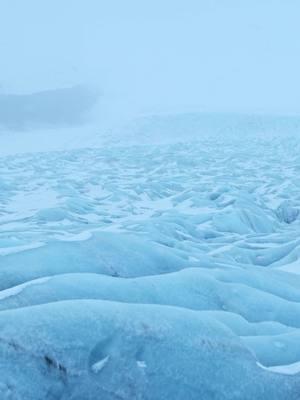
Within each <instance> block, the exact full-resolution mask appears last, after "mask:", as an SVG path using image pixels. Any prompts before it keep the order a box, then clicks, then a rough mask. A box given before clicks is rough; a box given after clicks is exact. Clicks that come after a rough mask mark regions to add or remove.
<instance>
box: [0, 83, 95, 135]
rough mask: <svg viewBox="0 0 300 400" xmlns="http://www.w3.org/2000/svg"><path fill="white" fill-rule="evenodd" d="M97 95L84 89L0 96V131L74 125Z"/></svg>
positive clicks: (82, 119)
mask: <svg viewBox="0 0 300 400" xmlns="http://www.w3.org/2000/svg"><path fill="white" fill-rule="evenodd" d="M97 97H98V95H97V94H96V93H95V92H93V91H91V90H89V89H87V88H86V87H84V86H73V87H70V88H61V89H56V90H47V91H42V92H37V93H32V94H25V95H24V94H22V95H19V94H0V128H1V127H2V128H5V129H10V130H15V129H16V130H20V129H21V130H22V129H32V128H41V127H54V126H55V127H57V126H70V125H78V124H81V123H83V122H84V120H85V116H86V114H87V112H88V111H89V110H90V109H91V108H92V106H93V105H94V104H95V103H96V101H97Z"/></svg>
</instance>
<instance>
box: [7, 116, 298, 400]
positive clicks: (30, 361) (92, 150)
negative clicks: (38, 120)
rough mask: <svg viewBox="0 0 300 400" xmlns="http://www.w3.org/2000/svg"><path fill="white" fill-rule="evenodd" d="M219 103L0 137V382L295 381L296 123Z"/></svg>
mask: <svg viewBox="0 0 300 400" xmlns="http://www.w3.org/2000/svg"><path fill="white" fill-rule="evenodd" d="M210 118H211V117H210ZM224 118H225V117H220V116H219V117H217V116H216V119H215V120H213V119H209V118H208V117H205V118H204V119H203V120H202V123H200V122H201V117H200V116H196V115H180V116H178V115H177V116H174V117H173V118H172V117H171V116H167V117H162V116H159V117H156V118H155V117H151V118H146V119H145V120H142V121H137V122H136V123H135V125H134V124H132V125H129V126H128V127H127V128H126V129H125V128H124V132H125V133H124V136H123V137H121V136H119V137H118V138H117V137H116V138H115V140H113V138H111V139H109V140H108V141H107V142H105V141H103V140H102V139H101V140H100V139H99V141H98V138H97V136H96V135H95V136H93V137H89V138H87V139H86V140H83V139H81V140H79V139H78V137H76V140H75V139H74V142H71V143H69V144H68V149H66V148H60V149H56V150H55V151H49V150H48V151H45V148H43V146H42V145H41V147H40V148H39V144H38V143H37V144H36V146H37V147H36V148H39V149H40V150H42V151H33V150H32V151H31V152H24V151H23V152H22V151H20V152H18V151H16V152H15V154H12V153H11V148H10V149H9V151H8V152H7V154H4V153H5V151H4V150H3V149H1V152H2V154H3V155H2V156H1V158H0V172H1V174H0V399H1V400H2V399H4V400H6V399H7V400H8V399H9V400H44V399H52V400H56V399H57V400H67V399H68V400H69V399H70V400H71V399H72V400H96V399H103V400H117V399H118V400H120V399H123V400H133V399H141V400H144V399H145V400H163V399H166V400H170V399H174V400H175V399H178V400H186V399H197V400H199V399H203V400H213V399H214V400H215V399H218V400H223V399H224V400H227V399H228V400H234V399H236V400H240V399H243V400H253V399H256V400H270V399H272V400H286V399H288V400H299V399H300V368H299V363H300V346H299V343H300V260H299V258H300V236H299V232H300V218H299V210H300V178H299V171H300V156H299V154H300V144H299V140H298V137H297V135H296V133H295V131H297V129H296V128H297V126H300V124H299V125H298V124H297V123H296V122H297V121H296V122H293V121H292V122H291V120H285V119H283V120H280V119H275V120H274V121H272V119H271V118H270V119H267V120H266V121H264V122H263V123H262V125H260V124H259V123H257V120H255V119H254V120H253V119H251V118H250V117H247V118H244V119H242V118H241V119H237V120H236V121H237V122H236V124H235V125H232V123H231V125H230V124H229V125H228V124H227V125H226V126H227V128H226V126H224V124H223V122H224ZM230 118H231V119H230V121H233V119H232V118H233V117H230ZM199 121H200V122H199ZM220 121H221V122H222V121H223V122H222V123H221V122H220ZM226 121H227V120H226ZM251 121H252V122H251ZM258 121H260V120H259V119H258ZM227 122H228V121H227ZM260 127H261V129H259V128H260ZM282 127H286V129H287V132H284V133H282V132H281V130H282ZM292 127H294V129H292ZM185 129H186V132H187V133H186V134H184V130H185ZM212 131H214V134H212ZM262 131H263V132H264V134H263V135H261V134H260V132H262ZM128 132H130V133H131V134H130V135H128ZM222 132H223V133H224V134H222ZM241 132H244V134H242V133H241ZM151 133H153V138H151V137H150V138H149V135H150V136H151ZM3 135H4V134H3ZM126 135H127V136H126ZM5 137H6V136H5V135H4V136H2V139H3V143H5ZM68 137H69V136H68ZM38 138H39V135H38V134H37V141H38V140H41V139H38ZM8 142H9V139H8ZM60 143H61V142H60ZM59 146H60V145H59Z"/></svg>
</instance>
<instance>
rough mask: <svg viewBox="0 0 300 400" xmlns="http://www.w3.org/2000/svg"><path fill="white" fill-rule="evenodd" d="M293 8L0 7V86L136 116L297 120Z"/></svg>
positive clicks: (60, 3) (47, 2)
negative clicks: (75, 96) (179, 113)
mask: <svg viewBox="0 0 300 400" xmlns="http://www.w3.org/2000/svg"><path fill="white" fill-rule="evenodd" d="M299 21H300V2H299V1H298V0H294V1H293V0H284V1H283V0H280V1H276V0H240V1H238V0H215V1H214V0H206V1H202V0H185V1H184V0H181V1H179V0H147V1H146V0H106V1H102V0H77V1H76V0H26V1H25V0H1V2H0V51H1V64H0V85H1V87H2V91H6V92H7V91H14V92H28V91H35V90H42V89H48V88H57V87H61V86H66V85H73V84H77V83H89V84H91V85H96V86H97V87H99V88H100V89H101V91H102V93H103V99H108V101H115V104H119V106H120V105H121V104H126V105H127V106H128V107H129V108H130V107H132V108H137V109H139V110H142V111H150V112H152V111H159V110H160V111H168V110H173V109H180V110H186V109H199V110H211V111H213V110H217V111H220V110H221V111H247V112H254V111H259V112H279V113H300V78H299V71H300V40H299V39H300V24H299Z"/></svg>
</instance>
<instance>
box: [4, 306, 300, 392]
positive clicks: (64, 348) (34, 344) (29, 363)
mask: <svg viewBox="0 0 300 400" xmlns="http://www.w3.org/2000/svg"><path fill="white" fill-rule="evenodd" d="M66 316H67V318H66ZM16 320H17V321H18V324H15V321H16ZM0 323H1V327H2V328H1V337H0V347H1V354H2V356H1V361H2V362H1V364H0V370H1V380H2V382H3V383H2V384H1V385H0V393H1V396H2V397H4V396H6V397H9V396H11V395H13V396H14V398H22V399H29V398H34V399H36V400H39V399H44V398H45V397H44V396H45V393H48V397H49V396H50V397H52V398H60V399H69V398H73V399H81V400H87V399H91V398H99V396H100V397H101V398H104V399H116V398H120V399H133V398H134V399H144V398H151V399H156V398H164V399H170V398H172V399H185V398H186V397H187V396H188V398H191V399H199V396H200V398H212V396H213V397H215V398H222V399H233V398H236V399H240V398H243V399H249V400H250V399H253V398H257V399H262V398H264V395H265V393H266V390H267V392H268V396H269V398H272V399H284V398H289V399H291V400H296V399H297V398H298V395H299V390H300V382H299V379H298V378H297V377H296V376H292V375H291V376H289V375H284V374H277V373H272V372H270V371H268V370H265V369H263V368H261V367H259V366H258V365H257V361H256V359H255V357H254V356H253V355H252V354H251V352H250V351H249V350H248V349H247V347H246V346H245V345H244V344H243V343H242V342H241V341H240V340H239V339H238V338H237V337H236V336H234V335H233V334H232V333H231V331H230V330H229V329H227V328H226V327H225V326H224V325H223V324H222V323H220V322H218V321H216V320H215V319H214V318H213V316H210V315H209V314H205V315H203V316H202V315H201V313H200V314H198V313H196V312H193V311H188V310H186V309H180V308H176V307H166V306H153V305H128V304H121V303H111V302H107V301H105V302H103V301H92V300H82V301H69V302H58V303H53V304H46V305H43V306H36V307H30V308H27V309H19V310H15V311H9V312H7V311H4V312H1V314H0ZM25 366H26V367H25ZM33 376H34V377H35V378H34V379H32V377H33ZM212 382H213V395H212ZM4 398H5V397H4Z"/></svg>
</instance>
